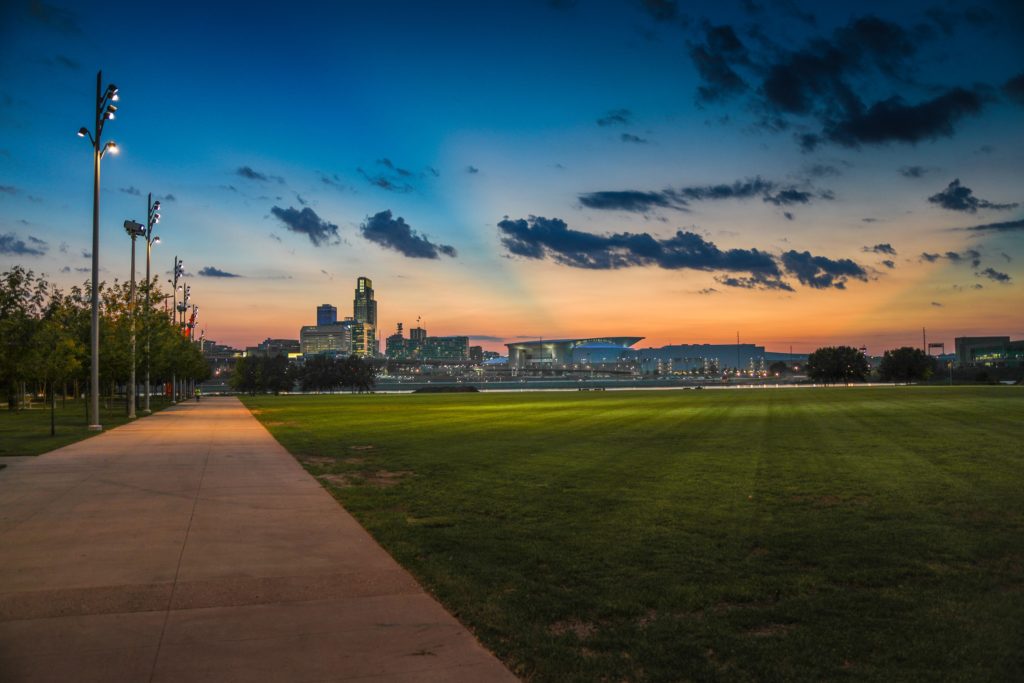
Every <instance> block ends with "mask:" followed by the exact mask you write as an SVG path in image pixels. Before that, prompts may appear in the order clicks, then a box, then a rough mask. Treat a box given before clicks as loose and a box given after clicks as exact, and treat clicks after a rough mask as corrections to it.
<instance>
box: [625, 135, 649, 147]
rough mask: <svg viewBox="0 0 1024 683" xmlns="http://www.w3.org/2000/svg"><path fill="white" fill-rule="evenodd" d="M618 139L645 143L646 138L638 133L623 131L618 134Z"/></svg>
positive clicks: (638, 143) (640, 143) (639, 143)
mask: <svg viewBox="0 0 1024 683" xmlns="http://www.w3.org/2000/svg"><path fill="white" fill-rule="evenodd" d="M619 139H620V140H622V141H623V142H632V143H634V144H637V145H645V144H647V139H646V138H642V137H640V136H639V135H633V134H632V133H623V134H622V135H620V136H619Z"/></svg>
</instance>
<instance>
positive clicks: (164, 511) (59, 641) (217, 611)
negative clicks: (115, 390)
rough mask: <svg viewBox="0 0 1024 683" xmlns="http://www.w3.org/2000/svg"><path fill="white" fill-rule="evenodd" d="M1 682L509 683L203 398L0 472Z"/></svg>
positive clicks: (441, 613)
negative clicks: (371, 682) (369, 682)
mask: <svg viewBox="0 0 1024 683" xmlns="http://www.w3.org/2000/svg"><path fill="white" fill-rule="evenodd" d="M0 680H2V681H5V682H8V683H13V682H14V681H29V680H31V681H77V682H84V681H118V682H120V681H174V682H176V683H177V682H182V681H218V682H221V681H288V682H289V683H292V682H294V683H299V682H301V681H344V680H388V681H474V682H476V681H492V680H493V681H508V680H515V679H514V677H513V676H512V675H511V674H510V673H509V672H508V671H507V670H506V669H505V668H504V667H503V666H502V665H501V664H500V663H499V662H498V661H497V660H496V659H495V658H494V657H493V656H492V655H491V654H490V653H488V652H487V651H486V650H484V649H483V648H482V647H481V646H480V645H479V644H478V643H477V642H476V640H475V639H474V638H473V636H472V635H471V634H470V633H469V632H468V631H466V629H465V628H463V627H462V626H461V625H460V624H459V623H458V622H457V621H456V620H455V619H454V617H452V616H451V615H450V614H448V613H447V612H446V611H445V610H444V609H443V608H442V607H441V606H440V605H439V604H438V603H437V602H436V601H434V600H433V599H432V598H431V597H429V596H428V595H427V594H426V593H424V591H423V590H422V589H421V588H420V587H419V585H418V584H417V583H416V582H415V581H414V580H413V579H412V577H411V576H410V575H409V574H408V573H407V572H406V571H405V570H403V569H402V568H401V567H399V566H398V564H397V563H396V562H395V561H394V560H393V559H391V557H390V556H389V555H388V554H387V553H385V552H384V550H383V549H381V547H380V546H378V545H377V544H376V543H375V542H374V541H373V539H372V538H370V536H369V535H368V534H367V533H366V532H365V531H364V530H363V529H362V527H360V526H359V525H358V524H357V523H356V521H355V520H354V519H353V518H352V517H351V516H350V515H349V514H348V513H347V512H346V511H345V510H344V509H343V508H342V507H341V506H340V505H339V504H338V503H337V502H336V501H335V500H334V499H333V498H332V497H331V496H330V495H329V494H328V493H327V492H326V491H324V490H323V489H322V488H321V487H320V485H319V484H318V483H317V482H316V481H315V480H314V479H313V478H312V477H311V476H310V475H309V474H308V473H306V471H305V470H303V469H302V467H301V466H300V465H299V464H298V463H297V462H296V461H295V460H294V458H292V457H291V455H289V454H288V453H287V451H285V450H284V448H282V447H281V446H280V445H279V444H278V443H277V442H276V441H275V440H274V439H273V438H272V437H271V436H270V435H269V434H268V433H267V431H266V430H265V429H264V428H263V426H262V425H260V424H259V422H257V421H256V419H255V418H253V417H252V415H250V414H249V412H248V411H247V410H246V409H245V408H244V407H243V406H242V404H241V403H240V402H239V401H238V400H236V399H233V398H220V399H213V398H211V399H206V400H204V401H203V402H202V403H200V404H195V403H188V404H184V405H179V406H176V407H174V408H170V409H167V410H165V411H162V412H160V413H158V414H156V415H153V416H152V417H148V418H145V419H142V420H139V421H137V422H134V423H132V424H130V425H126V426H124V427H121V428H119V429H114V430H111V431H110V432H107V433H104V434H101V435H99V436H97V437H94V438H92V439H87V440H86V441H82V442H79V443H77V444H73V445H71V446H67V447H65V448H62V449H59V450H56V451H53V452H51V453H48V454H46V455H42V456H40V457H38V458H35V459H33V460H30V461H23V462H18V463H15V464H12V465H11V466H10V467H7V468H6V469H4V470H0Z"/></svg>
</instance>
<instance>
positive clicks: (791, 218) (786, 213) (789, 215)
mask: <svg viewBox="0 0 1024 683" xmlns="http://www.w3.org/2000/svg"><path fill="white" fill-rule="evenodd" d="M782 215H783V216H785V217H786V220H787V221H791V220H794V219H795V218H796V216H794V215H793V214H792V213H790V212H789V211H783V212H782Z"/></svg>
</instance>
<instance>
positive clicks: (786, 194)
mask: <svg viewBox="0 0 1024 683" xmlns="http://www.w3.org/2000/svg"><path fill="white" fill-rule="evenodd" d="M812 196H813V195H812V194H811V193H810V192H804V191H802V190H797V189H795V188H789V189H785V190H780V191H778V192H776V193H775V194H773V195H772V194H766V195H765V196H764V197H762V199H763V200H764V201H765V202H768V203H769V204H774V205H775V206H791V205H793V204H807V203H808V202H810V201H811V197H812Z"/></svg>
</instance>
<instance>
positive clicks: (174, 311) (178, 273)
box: [171, 256, 185, 403]
mask: <svg viewBox="0 0 1024 683" xmlns="http://www.w3.org/2000/svg"><path fill="white" fill-rule="evenodd" d="M184 274H185V264H184V263H183V262H182V261H181V259H179V258H178V257H177V256H175V257H174V280H172V281H171V288H172V289H171V296H172V297H173V299H172V302H171V320H172V321H174V324H175V326H177V323H178V280H179V279H180V278H181V277H182V276H183V275H184ZM180 333H181V330H180V328H179V329H178V334H180ZM177 402H178V378H177V376H176V374H175V373H174V372H172V373H171V403H177Z"/></svg>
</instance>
